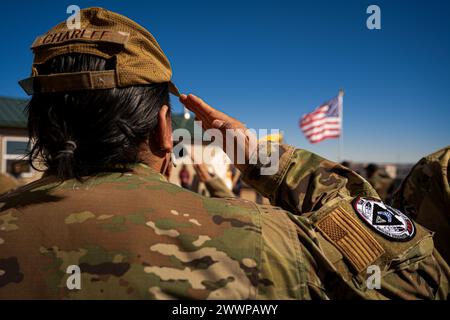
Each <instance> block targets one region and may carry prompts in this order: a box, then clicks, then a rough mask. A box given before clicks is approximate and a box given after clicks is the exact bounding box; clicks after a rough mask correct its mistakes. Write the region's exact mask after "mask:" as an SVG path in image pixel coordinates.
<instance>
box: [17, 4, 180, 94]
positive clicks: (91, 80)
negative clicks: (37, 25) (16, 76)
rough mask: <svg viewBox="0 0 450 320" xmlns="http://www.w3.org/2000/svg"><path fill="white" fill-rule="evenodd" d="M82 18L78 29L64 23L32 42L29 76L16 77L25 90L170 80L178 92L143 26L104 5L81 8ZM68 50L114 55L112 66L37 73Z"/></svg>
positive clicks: (165, 61) (166, 64) (92, 87)
mask: <svg viewBox="0 0 450 320" xmlns="http://www.w3.org/2000/svg"><path fill="white" fill-rule="evenodd" d="M80 17H81V28H80V29H68V28H67V24H66V21H64V22H61V23H60V24H58V25H57V26H55V27H54V28H52V29H51V30H50V31H48V32H47V33H46V34H44V35H42V36H39V37H37V38H36V40H35V41H34V42H33V45H32V46H31V49H32V50H33V53H34V61H33V69H32V76H31V77H30V78H28V79H25V80H22V81H19V84H20V86H21V87H22V88H23V89H24V90H25V92H26V93H27V94H29V95H31V94H33V93H35V92H40V93H49V92H66V91H74V90H95V89H111V88H122V87H129V86H134V85H146V84H152V83H162V82H169V88H170V92H171V93H172V94H174V95H176V96H179V95H180V94H179V92H178V89H177V88H176V87H175V85H174V84H173V83H172V82H171V81H170V80H171V78H172V69H171V67H170V63H169V60H168V59H167V57H166V56H165V55H164V52H163V51H162V49H161V48H160V46H159V45H158V42H156V40H155V38H154V37H153V36H152V35H151V34H150V32H148V31H147V30H146V29H145V28H143V27H142V26H140V25H139V24H137V23H136V22H134V21H132V20H130V19H128V18H127V17H124V16H122V15H120V14H117V13H114V12H111V11H108V10H105V9H103V8H87V9H83V10H81V11H80ZM71 53H80V54H89V55H94V56H99V57H102V58H105V59H114V61H115V69H114V70H107V71H86V72H72V73H58V74H50V75H39V73H38V70H39V69H38V66H39V65H41V64H44V63H45V62H47V61H48V60H50V59H52V58H54V57H56V56H60V55H64V54H71Z"/></svg>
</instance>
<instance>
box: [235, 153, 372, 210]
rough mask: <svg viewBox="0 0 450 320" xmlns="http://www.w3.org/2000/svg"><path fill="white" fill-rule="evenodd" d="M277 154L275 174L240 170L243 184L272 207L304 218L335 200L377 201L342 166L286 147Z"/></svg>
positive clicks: (363, 183) (252, 167) (254, 167)
mask: <svg viewBox="0 0 450 320" xmlns="http://www.w3.org/2000/svg"><path fill="white" fill-rule="evenodd" d="M274 147H275V148H277V147H278V145H274ZM276 153H277V156H276V157H272V163H271V164H270V165H272V166H275V167H276V168H277V170H276V173H274V174H271V175H263V174H261V165H258V164H250V165H249V164H247V165H245V166H240V169H241V170H242V174H243V180H244V181H245V182H246V183H247V184H249V185H250V186H252V187H253V188H255V189H256V190H258V191H259V192H260V193H261V194H263V195H264V196H266V197H268V198H269V199H270V201H271V203H272V204H273V205H276V206H280V207H282V208H283V209H285V210H288V211H290V212H292V213H295V214H302V213H305V212H310V211H314V210H317V209H319V208H320V207H322V206H323V205H324V204H325V203H327V202H328V201H331V200H333V199H334V198H336V197H345V196H356V195H364V196H370V197H376V198H378V194H377V193H376V191H375V190H374V189H373V188H372V187H371V186H370V184H369V183H368V182H367V181H366V180H365V179H363V178H362V177H361V176H359V175H358V174H357V173H355V172H353V171H352V170H350V169H348V168H346V167H344V166H341V165H340V164H337V163H334V162H332V161H329V160H326V159H324V158H322V157H320V156H318V155H316V154H314V153H311V152H309V151H307V150H303V149H295V148H294V147H292V146H289V145H286V144H280V145H279V148H278V152H276ZM274 161H276V163H275V162H274ZM253 162H255V161H250V163H253ZM266 166H267V165H266Z"/></svg>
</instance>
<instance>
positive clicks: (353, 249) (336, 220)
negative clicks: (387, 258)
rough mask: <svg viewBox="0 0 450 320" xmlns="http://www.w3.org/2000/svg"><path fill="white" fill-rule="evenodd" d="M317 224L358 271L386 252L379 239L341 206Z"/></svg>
mask: <svg viewBox="0 0 450 320" xmlns="http://www.w3.org/2000/svg"><path fill="white" fill-rule="evenodd" d="M315 226H316V228H317V229H319V231H320V232H321V233H322V235H323V236H324V237H325V238H326V239H327V240H328V241H330V242H332V243H333V244H334V245H335V246H336V247H337V248H338V249H339V251H341V253H342V254H343V255H344V257H345V258H346V259H347V260H348V262H349V263H350V264H351V265H352V267H353V268H354V269H355V270H356V271H357V272H358V273H360V272H362V271H363V270H365V269H366V268H367V267H368V266H369V265H371V264H372V263H374V262H375V261H376V260H377V259H378V258H379V257H380V256H381V255H382V254H383V253H384V252H385V251H384V249H383V247H382V246H381V245H380V244H379V243H378V241H377V240H376V239H375V238H374V237H373V236H372V235H371V234H370V233H369V232H368V231H367V230H365V229H364V228H363V227H362V226H361V225H360V223H359V222H358V221H357V220H356V219H355V218H354V217H353V216H352V215H351V214H349V213H347V212H346V211H345V210H344V209H343V208H341V207H337V208H335V209H334V210H333V211H331V212H330V213H329V214H327V215H326V216H324V217H323V218H322V219H320V220H319V221H318V222H317V223H316V224H315Z"/></svg>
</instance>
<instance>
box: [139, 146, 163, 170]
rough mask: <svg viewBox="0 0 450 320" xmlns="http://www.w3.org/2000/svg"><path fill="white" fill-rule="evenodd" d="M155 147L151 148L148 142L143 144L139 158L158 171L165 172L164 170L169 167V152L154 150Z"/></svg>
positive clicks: (140, 147)
mask: <svg viewBox="0 0 450 320" xmlns="http://www.w3.org/2000/svg"><path fill="white" fill-rule="evenodd" d="M151 149H153V148H149V147H148V145H147V144H141V145H140V146H139V160H140V161H141V162H142V163H144V164H146V165H147V166H149V167H150V168H152V169H153V170H155V171H156V172H159V173H162V174H164V172H163V171H164V170H165V168H166V167H167V161H168V160H167V158H168V157H167V153H165V152H162V151H160V150H159V151H158V152H152V150H151Z"/></svg>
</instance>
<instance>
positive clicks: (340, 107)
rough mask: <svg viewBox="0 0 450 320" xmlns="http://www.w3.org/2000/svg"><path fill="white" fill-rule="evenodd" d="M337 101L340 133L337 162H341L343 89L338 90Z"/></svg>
mask: <svg viewBox="0 0 450 320" xmlns="http://www.w3.org/2000/svg"><path fill="white" fill-rule="evenodd" d="M338 99H339V100H338V101H339V120H340V122H341V133H340V135H339V153H338V162H341V161H343V160H344V159H343V155H344V89H340V90H339V94H338Z"/></svg>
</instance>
